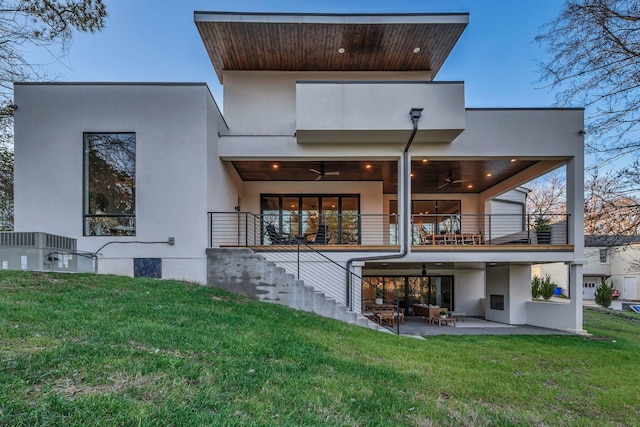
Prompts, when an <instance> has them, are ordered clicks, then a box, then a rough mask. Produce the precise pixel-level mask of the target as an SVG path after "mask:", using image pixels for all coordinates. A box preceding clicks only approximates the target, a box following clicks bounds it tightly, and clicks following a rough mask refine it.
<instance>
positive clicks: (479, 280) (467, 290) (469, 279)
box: [453, 270, 485, 316]
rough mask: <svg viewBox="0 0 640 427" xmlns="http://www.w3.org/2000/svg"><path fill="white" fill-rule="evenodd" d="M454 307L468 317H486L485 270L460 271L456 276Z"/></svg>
mask: <svg viewBox="0 0 640 427" xmlns="http://www.w3.org/2000/svg"><path fill="white" fill-rule="evenodd" d="M454 276H455V277H454V279H453V280H454V282H453V289H454V307H455V311H461V312H463V313H465V314H466V315H467V316H484V306H483V305H481V301H482V302H484V297H485V284H484V283H485V282H484V276H485V272H484V270H458V271H456V272H455V274H454Z"/></svg>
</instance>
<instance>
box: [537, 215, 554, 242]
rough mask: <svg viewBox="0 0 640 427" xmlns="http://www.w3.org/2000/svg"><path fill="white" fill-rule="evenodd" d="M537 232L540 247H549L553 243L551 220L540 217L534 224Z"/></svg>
mask: <svg viewBox="0 0 640 427" xmlns="http://www.w3.org/2000/svg"><path fill="white" fill-rule="evenodd" d="M533 228H534V229H535V230H536V235H537V236H538V244H539V245H548V244H550V243H551V224H550V220H549V218H545V217H543V216H542V215H538V216H537V217H536V219H535V221H534V223H533Z"/></svg>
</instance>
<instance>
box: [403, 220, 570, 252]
mask: <svg viewBox="0 0 640 427" xmlns="http://www.w3.org/2000/svg"><path fill="white" fill-rule="evenodd" d="M568 219H569V215H567V214H558V215H533V214H527V215H518V214H489V215H476V214H453V215H435V214H414V215H411V244H412V245H504V244H523V245H549V244H551V245H564V244H567V243H568V236H569V228H568V227H569V221H568Z"/></svg>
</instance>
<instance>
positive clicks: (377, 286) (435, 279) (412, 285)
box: [362, 276, 454, 314]
mask: <svg viewBox="0 0 640 427" xmlns="http://www.w3.org/2000/svg"><path fill="white" fill-rule="evenodd" d="M363 282H366V283H363V284H362V307H363V310H364V309H366V306H367V305H368V304H371V303H373V302H374V301H375V299H376V298H386V299H392V298H393V299H398V301H399V303H400V307H402V308H404V309H405V313H406V314H411V312H412V307H413V304H428V305H437V306H440V307H442V308H447V309H449V310H453V309H454V306H453V276H365V277H364V278H363Z"/></svg>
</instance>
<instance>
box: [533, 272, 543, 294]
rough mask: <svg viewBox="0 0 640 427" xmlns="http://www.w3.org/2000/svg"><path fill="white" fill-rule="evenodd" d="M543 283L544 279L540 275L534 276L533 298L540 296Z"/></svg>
mask: <svg viewBox="0 0 640 427" xmlns="http://www.w3.org/2000/svg"><path fill="white" fill-rule="evenodd" d="M541 284H542V279H541V278H540V276H533V280H531V298H532V299H536V298H538V297H539V296H540V285H541Z"/></svg>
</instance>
